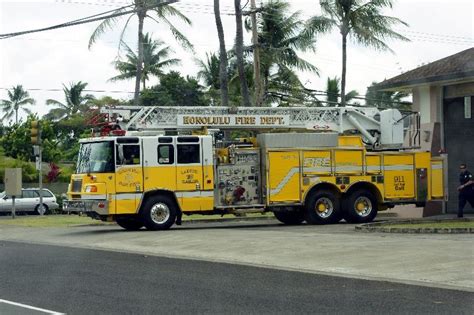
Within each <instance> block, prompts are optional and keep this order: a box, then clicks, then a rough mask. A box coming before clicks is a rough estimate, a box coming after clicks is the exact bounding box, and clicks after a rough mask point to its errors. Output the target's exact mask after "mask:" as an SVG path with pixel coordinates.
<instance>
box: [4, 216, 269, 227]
mask: <svg viewBox="0 0 474 315" xmlns="http://www.w3.org/2000/svg"><path fill="white" fill-rule="evenodd" d="M235 217H236V216H234V215H232V214H227V215H225V216H224V217H222V216H221V215H218V214H215V215H199V214H194V215H190V216H187V215H184V216H183V221H191V220H193V221H194V220H219V219H222V218H224V219H226V218H235ZM248 217H273V214H272V213H266V214H263V215H262V214H259V213H249V214H247V215H246V216H245V218H248ZM90 224H97V225H100V224H109V223H105V222H102V221H99V220H94V219H91V218H89V217H86V216H78V215H45V216H39V215H30V216H25V215H20V216H17V217H16V218H15V219H12V218H11V216H10V215H9V216H3V217H1V219H0V225H15V226H24V227H68V226H77V225H90ZM110 224H114V223H113V222H111V223H110Z"/></svg>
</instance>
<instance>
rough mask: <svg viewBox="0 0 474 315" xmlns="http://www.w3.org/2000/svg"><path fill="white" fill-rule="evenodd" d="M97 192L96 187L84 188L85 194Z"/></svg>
mask: <svg viewBox="0 0 474 315" xmlns="http://www.w3.org/2000/svg"><path fill="white" fill-rule="evenodd" d="M91 192H97V186H92V185H90V186H86V193H91Z"/></svg>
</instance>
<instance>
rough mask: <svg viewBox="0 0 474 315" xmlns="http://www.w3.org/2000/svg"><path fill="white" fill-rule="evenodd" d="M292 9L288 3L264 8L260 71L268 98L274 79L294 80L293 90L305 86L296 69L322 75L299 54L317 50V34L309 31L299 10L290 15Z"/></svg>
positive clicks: (272, 3)
mask: <svg viewBox="0 0 474 315" xmlns="http://www.w3.org/2000/svg"><path fill="white" fill-rule="evenodd" d="M289 10H290V4H289V3H288V2H286V1H282V0H270V1H269V2H268V3H267V4H265V5H264V6H263V7H262V10H261V15H260V16H259V17H258V20H257V24H258V42H259V48H260V69H261V72H262V79H263V93H264V94H265V95H268V93H269V89H270V87H271V85H272V84H271V82H270V80H276V81H279V82H283V81H282V80H283V79H285V78H286V79H289V78H291V80H290V81H291V82H293V84H292V86H289V87H288V88H290V90H291V89H293V88H295V87H298V88H300V87H302V83H301V82H300V81H299V79H298V77H297V75H296V72H295V70H301V71H311V72H315V73H317V72H318V71H317V68H316V67H315V66H314V65H312V64H311V63H309V62H308V61H306V60H304V59H302V58H301V57H299V56H298V53H297V51H307V50H314V44H315V42H314V35H315V32H312V33H310V32H307V31H306V30H305V24H304V22H303V21H302V20H301V13H300V12H299V11H297V12H294V13H291V14H287V12H289ZM277 85H279V86H280V87H284V85H283V86H282V85H281V84H277ZM295 85H296V86H295Z"/></svg>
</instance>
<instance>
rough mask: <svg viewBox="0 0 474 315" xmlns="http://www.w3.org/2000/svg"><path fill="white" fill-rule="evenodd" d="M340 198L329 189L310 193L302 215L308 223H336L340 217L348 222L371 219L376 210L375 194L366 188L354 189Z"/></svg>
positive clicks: (368, 220) (364, 221) (363, 221)
mask: <svg viewBox="0 0 474 315" xmlns="http://www.w3.org/2000/svg"><path fill="white" fill-rule="evenodd" d="M340 200H341V198H339V196H337V195H336V194H334V193H333V192H332V191H330V190H319V191H316V192H314V193H313V194H311V195H310V196H309V197H308V199H307V202H306V205H305V211H304V217H305V220H306V222H307V223H308V224H331V223H337V222H339V221H340V220H341V219H342V218H344V220H345V221H346V222H348V223H367V222H371V221H373V219H374V218H375V216H376V215H377V211H378V203H377V199H376V198H375V196H374V195H373V194H372V193H371V192H370V191H369V190H366V189H360V190H355V191H353V192H350V193H349V194H348V195H346V196H344V197H343V198H342V201H340Z"/></svg>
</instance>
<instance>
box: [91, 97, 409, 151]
mask: <svg viewBox="0 0 474 315" xmlns="http://www.w3.org/2000/svg"><path fill="white" fill-rule="evenodd" d="M100 112H101V114H105V115H106V117H108V119H109V121H110V122H111V123H116V124H118V125H120V127H121V129H123V130H127V131H130V130H140V131H151V130H154V131H155V130H156V131H157V130H169V129H174V130H193V129H194V130H195V129H198V128H202V127H210V128H217V129H247V130H261V131H265V130H272V129H283V130H298V129H299V130H313V131H335V132H338V133H340V134H343V133H345V132H348V131H351V130H356V131H358V132H359V133H361V134H362V135H363V137H364V138H365V140H366V142H367V143H369V144H370V145H372V146H374V147H385V148H389V147H401V145H402V144H403V117H402V114H401V113H400V111H398V110H397V109H385V110H379V109H377V108H373V107H211V106H199V107H198V106H187V107H186V106H182V107H164V106H147V107H144V106H107V107H103V108H101V109H100Z"/></svg>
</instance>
